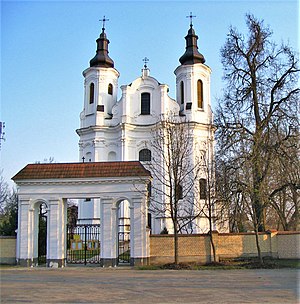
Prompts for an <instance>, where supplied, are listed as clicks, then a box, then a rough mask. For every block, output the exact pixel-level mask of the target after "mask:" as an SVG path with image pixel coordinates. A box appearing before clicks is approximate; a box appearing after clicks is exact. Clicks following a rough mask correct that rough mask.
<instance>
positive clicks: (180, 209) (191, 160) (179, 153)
mask: <svg viewBox="0 0 300 304" xmlns="http://www.w3.org/2000/svg"><path fill="white" fill-rule="evenodd" d="M152 133H153V140H152V141H151V150H152V153H153V156H152V161H151V162H150V163H148V164H147V165H146V167H147V168H148V169H149V170H150V171H151V174H152V177H153V183H152V185H151V196H150V206H149V210H150V211H151V212H152V213H153V214H155V215H156V216H160V217H164V218H169V219H171V221H172V225H173V234H174V262H175V264H178V234H180V233H187V232H192V231H193V221H194V220H195V219H196V218H197V217H199V216H200V214H201V212H202V208H203V206H201V203H200V200H199V199H198V198H197V197H195V195H196V191H195V190H194V189H195V187H197V186H196V185H198V184H199V180H200V177H201V171H202V170H203V166H202V163H203V157H204V151H200V150H199V153H198V154H196V153H195V152H194V151H195V145H196V142H195V138H194V136H193V127H192V123H190V122H187V121H185V120H184V119H183V118H182V119H177V118H176V116H175V115H173V114H172V113H170V114H169V115H167V116H166V117H164V118H163V119H162V120H161V122H159V123H158V124H157V125H156V126H155V128H154V129H153V132H152Z"/></svg>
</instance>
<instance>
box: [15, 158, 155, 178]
mask: <svg viewBox="0 0 300 304" xmlns="http://www.w3.org/2000/svg"><path fill="white" fill-rule="evenodd" d="M150 175H151V174H150V172H149V171H148V170H146V169H145V167H144V166H143V165H142V164H141V163H140V162H138V161H122V162H95V163H91V162H88V163H64V164H59V163H58V164H29V165H27V166H26V167H24V168H23V169H22V170H21V171H20V172H18V173H17V174H16V175H15V176H14V177H12V180H14V181H17V180H26V179H57V178H89V177H134V176H150Z"/></svg>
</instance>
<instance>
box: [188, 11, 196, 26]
mask: <svg viewBox="0 0 300 304" xmlns="http://www.w3.org/2000/svg"><path fill="white" fill-rule="evenodd" d="M186 18H190V26H193V18H196V16H193V13H192V12H190V15H189V16H186Z"/></svg>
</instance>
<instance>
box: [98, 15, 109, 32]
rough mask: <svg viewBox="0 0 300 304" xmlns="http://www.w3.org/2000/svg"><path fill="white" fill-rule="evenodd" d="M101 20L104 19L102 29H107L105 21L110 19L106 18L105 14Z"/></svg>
mask: <svg viewBox="0 0 300 304" xmlns="http://www.w3.org/2000/svg"><path fill="white" fill-rule="evenodd" d="M99 21H102V29H103V30H105V21H109V19H106V18H105V16H103V19H100V20H99Z"/></svg>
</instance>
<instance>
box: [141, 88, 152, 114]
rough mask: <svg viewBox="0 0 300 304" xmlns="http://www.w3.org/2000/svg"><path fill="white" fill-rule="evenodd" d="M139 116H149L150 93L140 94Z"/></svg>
mask: <svg viewBox="0 0 300 304" xmlns="http://www.w3.org/2000/svg"><path fill="white" fill-rule="evenodd" d="M141 114H142V115H149V114H150V93H142V94H141Z"/></svg>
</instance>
